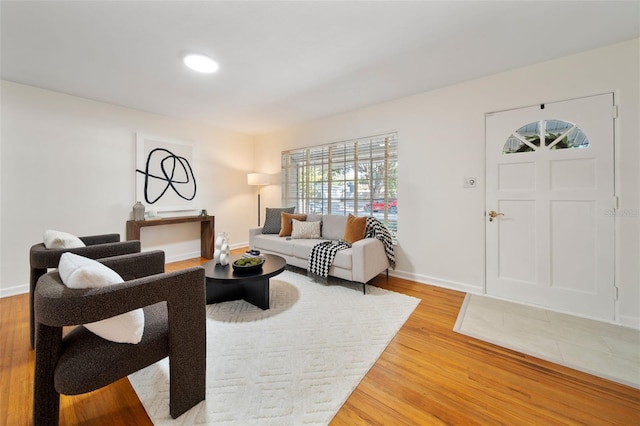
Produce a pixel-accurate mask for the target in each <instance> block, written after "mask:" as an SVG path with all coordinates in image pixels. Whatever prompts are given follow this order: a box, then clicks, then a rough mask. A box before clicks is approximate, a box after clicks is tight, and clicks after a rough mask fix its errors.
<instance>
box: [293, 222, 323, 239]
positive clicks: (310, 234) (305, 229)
mask: <svg viewBox="0 0 640 426" xmlns="http://www.w3.org/2000/svg"><path fill="white" fill-rule="evenodd" d="M302 238H320V222H302V221H300V220H296V219H292V222H291V239H292V240H295V239H302Z"/></svg>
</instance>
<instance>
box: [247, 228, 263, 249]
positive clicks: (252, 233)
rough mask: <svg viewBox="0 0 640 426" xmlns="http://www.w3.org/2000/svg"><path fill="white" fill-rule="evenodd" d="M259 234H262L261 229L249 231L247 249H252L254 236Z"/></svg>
mask: <svg viewBox="0 0 640 426" xmlns="http://www.w3.org/2000/svg"><path fill="white" fill-rule="evenodd" d="M260 234H262V227H260V228H250V229H249V248H251V249H252V248H253V239H254V238H255V237H256V235H260Z"/></svg>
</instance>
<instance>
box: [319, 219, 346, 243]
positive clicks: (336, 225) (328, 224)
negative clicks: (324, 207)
mask: <svg viewBox="0 0 640 426" xmlns="http://www.w3.org/2000/svg"><path fill="white" fill-rule="evenodd" d="M346 223H347V216H342V215H333V214H327V215H324V216H322V238H325V239H327V240H341V239H342V237H343V236H344V227H345V224H346Z"/></svg>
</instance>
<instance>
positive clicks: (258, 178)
mask: <svg viewBox="0 0 640 426" xmlns="http://www.w3.org/2000/svg"><path fill="white" fill-rule="evenodd" d="M247 183H248V184H249V185H252V186H257V187H258V226H260V187H262V186H264V185H269V175H268V174H266V173H249V174H248V175H247Z"/></svg>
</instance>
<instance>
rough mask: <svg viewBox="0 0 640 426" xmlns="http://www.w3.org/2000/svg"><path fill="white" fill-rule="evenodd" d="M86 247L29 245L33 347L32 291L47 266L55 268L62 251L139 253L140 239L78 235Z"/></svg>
mask: <svg viewBox="0 0 640 426" xmlns="http://www.w3.org/2000/svg"><path fill="white" fill-rule="evenodd" d="M80 240H82V242H83V243H84V244H85V245H86V247H78V248H72V249H48V248H46V247H45V246H44V244H43V243H40V244H36V245H34V246H33V247H31V250H30V252H29V263H30V265H31V272H30V277H29V311H30V312H29V327H30V341H31V347H32V348H33V347H34V346H33V344H34V341H33V339H34V336H35V331H34V329H33V327H34V321H33V291H34V290H35V288H36V283H37V282H38V279H39V278H40V277H41V276H43V275H44V274H46V273H47V269H49V268H57V267H58V262H60V256H62V253H66V252H71V253H75V254H77V255H80V256H84V257H88V258H90V259H101V258H103V257H112V256H119V255H121V254H129V253H140V241H120V234H104V235H91V236H87V237H80Z"/></svg>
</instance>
